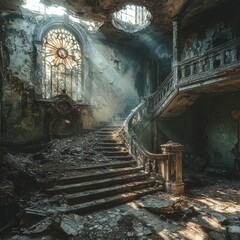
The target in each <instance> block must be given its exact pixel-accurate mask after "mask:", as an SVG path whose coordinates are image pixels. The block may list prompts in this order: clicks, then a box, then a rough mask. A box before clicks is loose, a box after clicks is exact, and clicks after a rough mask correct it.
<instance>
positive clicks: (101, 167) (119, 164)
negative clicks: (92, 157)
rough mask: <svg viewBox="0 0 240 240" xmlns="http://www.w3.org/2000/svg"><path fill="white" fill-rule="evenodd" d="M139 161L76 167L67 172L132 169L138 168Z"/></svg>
mask: <svg viewBox="0 0 240 240" xmlns="http://www.w3.org/2000/svg"><path fill="white" fill-rule="evenodd" d="M136 165H137V161H136V160H129V161H117V162H113V163H105V164H99V165H90V166H85V167H80V168H78V167H74V168H67V169H65V172H66V171H85V170H95V169H96V170H97V169H109V168H124V167H132V166H136Z"/></svg>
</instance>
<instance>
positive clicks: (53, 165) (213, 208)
mask: <svg viewBox="0 0 240 240" xmlns="http://www.w3.org/2000/svg"><path fill="white" fill-rule="evenodd" d="M96 144H97V138H96V136H95V135H94V134H93V133H91V134H88V135H85V136H81V137H80V136H78V137H72V138H68V139H60V140H59V139H58V140H57V139H56V140H54V141H53V142H52V144H51V145H49V146H48V147H47V148H46V149H45V150H42V151H40V152H38V153H33V154H23V153H22V154H16V153H14V152H9V151H8V152H5V154H4V156H3V159H2V163H1V168H0V211H1V214H0V220H1V222H0V223H1V225H0V239H20V240H25V239H81V240H82V239H83V240H85V239H86V240H87V239H99V240H100V239H105V240H107V239H112V240H113V239H126V240H127V239H128V240H131V239H166V240H168V239H189V240H195V239H196V240H197V239H216V240H221V239H230V240H239V239H240V181H239V180H234V179H229V178H225V177H223V176H217V175H213V174H210V173H207V172H192V171H189V170H188V171H185V174H184V178H185V180H186V195H185V196H172V195H169V194H167V193H157V194H155V195H148V196H145V197H143V198H141V199H139V200H137V201H134V202H132V203H128V204H123V205H121V206H118V207H116V208H111V209H108V210H103V211H99V212H96V213H93V214H90V215H86V216H78V215H74V214H69V215H57V216H51V217H50V216H49V217H45V218H41V219H37V218H33V219H29V218H26V217H24V214H22V211H21V210H22V209H24V207H26V206H27V202H28V201H31V199H36V196H37V194H38V191H39V190H41V187H42V186H44V187H46V186H50V185H52V184H54V182H55V180H56V179H57V178H58V177H59V176H63V175H65V174H69V173H71V174H74V171H73V169H74V168H76V166H77V167H80V166H88V165H91V164H96V163H97V164H101V163H106V162H110V161H112V160H110V159H108V158H106V157H105V156H103V155H102V154H101V153H99V152H97V151H96V150H94V147H95V146H96ZM26 190H27V192H26ZM36 190H37V191H36ZM15 214H17V220H18V221H16V220H15V221H12V218H13V216H15ZM6 226H8V227H6Z"/></svg>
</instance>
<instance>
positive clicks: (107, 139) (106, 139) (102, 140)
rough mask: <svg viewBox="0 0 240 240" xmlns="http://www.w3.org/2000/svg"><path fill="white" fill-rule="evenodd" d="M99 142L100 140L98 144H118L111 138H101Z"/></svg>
mask: <svg viewBox="0 0 240 240" xmlns="http://www.w3.org/2000/svg"><path fill="white" fill-rule="evenodd" d="M99 140H100V144H101V143H118V141H117V140H116V139H112V138H102V139H99Z"/></svg>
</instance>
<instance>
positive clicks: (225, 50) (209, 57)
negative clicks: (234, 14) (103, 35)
mask: <svg viewBox="0 0 240 240" xmlns="http://www.w3.org/2000/svg"><path fill="white" fill-rule="evenodd" d="M239 60H240V38H236V39H233V40H230V41H228V42H226V43H224V44H222V45H221V46H218V47H215V48H212V49H211V50H209V51H206V52H205V53H204V54H202V55H197V56H194V57H192V58H189V59H186V60H184V61H181V62H180V63H179V64H178V69H179V81H178V84H179V85H181V84H184V83H188V84H189V83H190V84H191V83H192V82H197V81H200V80H207V79H209V78H213V77H214V75H216V74H218V73H220V72H224V71H227V70H228V69H232V68H234V67H239V65H240V61H239Z"/></svg>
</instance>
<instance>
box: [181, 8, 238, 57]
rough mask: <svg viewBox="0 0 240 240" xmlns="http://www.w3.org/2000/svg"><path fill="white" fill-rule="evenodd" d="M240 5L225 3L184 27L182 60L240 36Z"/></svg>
mask: <svg viewBox="0 0 240 240" xmlns="http://www.w3.org/2000/svg"><path fill="white" fill-rule="evenodd" d="M239 21H240V7H239V6H231V4H228V5H226V6H225V5H224V6H223V7H221V8H216V9H213V10H211V11H210V10H209V11H206V12H205V13H204V14H202V15H201V16H197V19H195V21H193V24H192V25H191V26H188V28H187V29H182V31H181V33H182V56H181V57H182V60H184V59H188V58H190V57H193V56H196V55H198V54H203V53H204V52H205V51H207V50H210V49H212V48H214V47H217V46H219V45H221V44H223V43H225V42H227V41H229V40H231V39H233V38H235V37H238V36H240V30H239V24H238V23H239Z"/></svg>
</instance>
